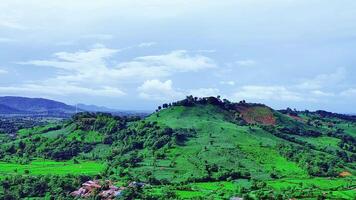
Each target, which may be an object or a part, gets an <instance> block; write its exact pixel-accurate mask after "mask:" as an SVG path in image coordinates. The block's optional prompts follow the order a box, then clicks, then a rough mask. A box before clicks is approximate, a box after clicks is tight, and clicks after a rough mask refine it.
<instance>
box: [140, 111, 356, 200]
mask: <svg viewBox="0 0 356 200" xmlns="http://www.w3.org/2000/svg"><path fill="white" fill-rule="evenodd" d="M228 116H229V114H228V113H226V112H225V111H223V110H220V109H219V108H217V107H214V106H211V105H209V106H195V107H173V108H169V109H165V110H162V111H160V112H159V114H158V115H156V114H152V115H151V116H150V117H148V118H147V120H149V121H156V122H158V124H160V125H161V126H169V127H171V128H195V129H197V130H198V134H197V136H196V137H195V138H193V139H191V140H189V141H188V142H187V143H186V145H185V146H179V147H176V148H174V149H172V150H170V151H169V157H168V158H167V159H164V160H159V162H158V163H159V166H158V168H155V167H152V165H150V164H152V162H150V161H149V160H147V159H146V160H145V161H144V163H142V164H143V166H142V167H140V168H138V169H136V170H138V171H139V172H141V173H143V172H144V171H145V170H148V169H149V170H153V172H154V175H156V176H157V177H161V178H168V179H171V180H174V179H177V180H179V179H184V178H185V177H189V174H191V173H199V172H201V170H200V169H198V168H197V167H196V166H197V165H198V163H201V161H202V160H207V161H208V162H209V163H216V164H218V165H219V166H225V167H227V166H229V167H232V168H239V167H241V166H243V168H247V169H248V170H249V171H250V172H251V174H252V177H254V178H257V179H263V180H267V182H268V185H270V186H271V187H272V188H274V189H275V190H277V191H282V189H283V188H282V186H283V187H284V188H288V187H290V188H293V187H294V186H295V184H297V183H298V184H305V185H307V186H311V185H313V186H314V187H319V188H320V190H324V191H332V190H336V189H337V188H339V187H343V186H345V187H346V186H349V185H350V184H355V182H354V180H353V178H348V179H333V180H329V179H326V178H310V177H309V176H308V175H307V173H306V172H305V171H304V170H303V169H301V168H300V167H298V166H297V165H296V164H295V163H293V162H290V161H287V160H286V159H285V158H283V157H282V156H280V155H279V154H278V152H277V151H276V150H274V146H275V145H276V144H277V143H279V142H287V141H284V140H283V141H282V140H281V139H280V138H277V137H275V136H273V135H271V134H269V133H267V132H265V131H263V130H262V129H260V128H257V127H253V128H252V129H249V128H248V127H244V126H237V125H235V124H233V123H231V122H229V117H228ZM283 121H285V123H289V124H291V123H292V121H293V119H291V118H290V119H289V117H287V118H284V119H283ZM298 124H299V123H298ZM306 140H308V142H310V143H312V144H320V145H321V146H332V147H335V148H337V142H338V140H337V139H335V138H327V137H320V138H312V139H310V138H308V139H306ZM210 141H213V144H212V145H210ZM204 147H207V149H208V150H207V151H206V150H204ZM172 160H174V161H175V162H176V165H175V166H174V167H169V163H170V162H171V161H172ZM272 171H274V172H277V173H278V174H279V175H280V176H281V177H282V178H281V179H278V180H271V179H270V177H269V174H270V173H271V172H272ZM174 172H176V173H178V174H179V176H175V174H174ZM201 184H204V185H205V186H206V187H208V188H209V187H210V189H207V188H199V187H196V186H194V185H193V186H192V188H193V191H185V190H182V191H177V194H178V195H179V196H180V197H182V198H192V197H194V196H205V195H208V194H213V193H214V192H216V190H217V188H219V187H220V188H221V187H222V188H223V189H224V190H225V189H227V190H230V189H231V187H242V186H243V187H247V186H246V183H245V182H243V183H241V182H229V183H228V185H229V187H227V186H226V187H225V186H224V185H225V182H220V183H201ZM216 184H220V185H219V187H217V186H216ZM231 184H232V185H233V186H231ZM247 185H248V184H247ZM325 185H328V187H327V188H326V187H324V186H325ZM213 188H214V189H213ZM231 190H232V189H231ZM156 192H157V191H156ZM331 194H332V195H337V196H345V195H346V196H347V195H348V196H350V195H351V196H356V193H355V191H349V190H342V191H334V192H331V193H330V195H331Z"/></svg>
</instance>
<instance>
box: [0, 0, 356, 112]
mask: <svg viewBox="0 0 356 200" xmlns="http://www.w3.org/2000/svg"><path fill="white" fill-rule="evenodd" d="M0 10H1V13H0V95H1V96H3V95H19V96H29V97H45V98H51V99H55V100H60V101H64V102H66V103H69V104H75V103H79V102H80V103H86V104H97V105H104V106H108V107H113V108H120V109H140V110H147V109H153V108H155V107H156V106H157V105H159V104H160V103H163V102H170V101H174V100H178V99H181V98H183V97H184V96H185V95H189V94H192V95H195V96H210V95H221V96H222V97H224V98H228V99H230V100H233V101H239V100H242V99H246V100H247V101H251V102H261V103H265V104H267V105H269V106H271V107H273V108H285V107H287V106H289V107H291V108H297V109H310V110H316V109H325V110H330V111H335V112H344V113H356V106H355V98H356V79H355V78H354V77H356V67H355V63H356V56H355V52H356V23H355V22H356V15H355V10H356V2H355V1H354V0H339V1H325V0H266V1H260V0H225V1H218V0H191V1H178V0H170V1H163V0H146V1H139V0H103V1H85V0H76V1H69V0H60V1H59V0H51V1H45V0H28V1H16V0H11V1H10V0H3V1H1V3H0Z"/></svg>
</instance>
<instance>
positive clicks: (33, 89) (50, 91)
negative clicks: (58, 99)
mask: <svg viewBox="0 0 356 200" xmlns="http://www.w3.org/2000/svg"><path fill="white" fill-rule="evenodd" d="M0 92H1V93H2V94H7V95H12V94H19V93H20V94H22V95H23V94H31V95H33V94H36V95H40V96H48V95H50V96H68V95H88V96H105V97H121V96H123V95H125V93H124V92H123V91H121V90H120V89H118V88H113V87H109V86H105V87H99V88H86V87H81V86H76V85H70V84H60V85H47V84H45V83H42V84H41V83H37V84H23V85H18V86H6V87H0Z"/></svg>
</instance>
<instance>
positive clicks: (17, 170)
mask: <svg viewBox="0 0 356 200" xmlns="http://www.w3.org/2000/svg"><path fill="white" fill-rule="evenodd" d="M103 169H104V164H103V163H102V162H94V161H84V160H83V161H79V164H74V162H73V161H65V162H56V161H51V160H42V159H38V160H34V161H32V162H30V163H29V164H24V165H22V164H17V163H9V162H0V176H3V175H11V174H25V171H26V170H28V171H29V174H31V175H66V174H74V175H78V174H86V175H95V174H99V173H100V172H101V171H102V170H103Z"/></svg>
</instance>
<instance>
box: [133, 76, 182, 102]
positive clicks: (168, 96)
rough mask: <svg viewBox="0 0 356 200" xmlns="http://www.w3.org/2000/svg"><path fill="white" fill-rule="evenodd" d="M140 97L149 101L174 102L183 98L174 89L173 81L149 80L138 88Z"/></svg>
mask: <svg viewBox="0 0 356 200" xmlns="http://www.w3.org/2000/svg"><path fill="white" fill-rule="evenodd" d="M138 91H139V96H140V97H141V98H143V99H147V100H173V99H177V98H180V97H182V96H183V94H182V93H181V92H178V91H176V90H174V89H173V87H172V81H171V80H167V81H164V82H161V81H159V80H157V79H153V80H147V81H145V82H144V83H143V84H142V85H141V86H140V87H138Z"/></svg>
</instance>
